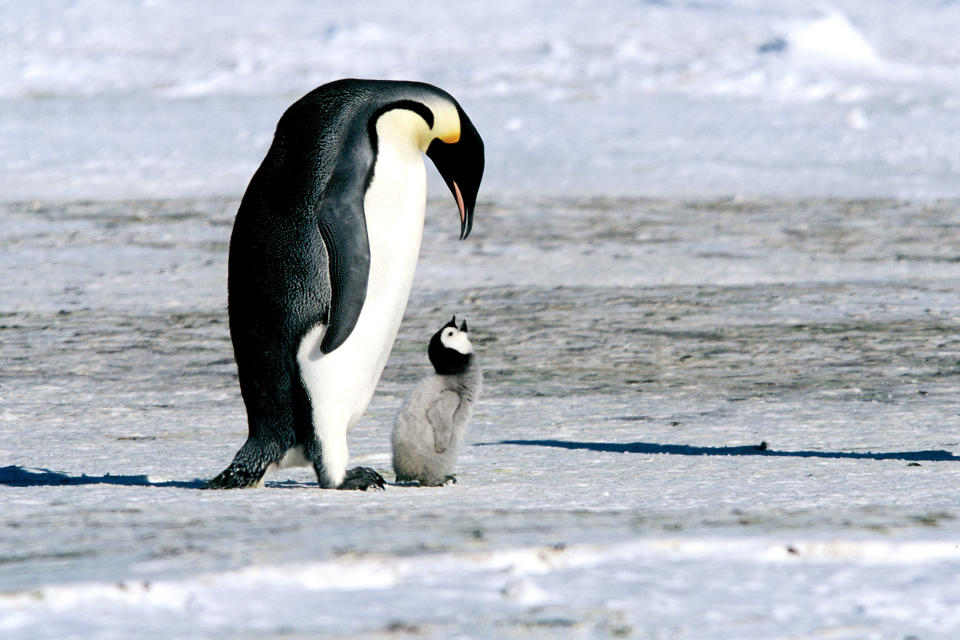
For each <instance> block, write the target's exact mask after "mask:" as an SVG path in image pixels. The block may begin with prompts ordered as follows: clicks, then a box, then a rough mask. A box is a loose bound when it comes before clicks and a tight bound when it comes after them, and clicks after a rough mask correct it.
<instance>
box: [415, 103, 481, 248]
mask: <svg viewBox="0 0 960 640" xmlns="http://www.w3.org/2000/svg"><path fill="white" fill-rule="evenodd" d="M457 113H459V114H460V139H459V140H458V141H457V142H453V143H447V142H444V141H443V140H440V139H439V138H437V139H436V140H434V141H433V142H431V143H430V146H429V147H427V157H428V158H430V159H431V160H433V164H434V165H436V167H437V171H439V172H440V176H441V177H442V178H443V180H444V182H446V183H447V188H448V189H450V193H452V194H453V197H454V199H455V200H456V202H457V208H458V209H459V210H460V239H461V240H464V239H466V238H467V236H469V235H470V230H471V229H473V209H474V207H475V206H476V204H477V192H478V191H479V190H480V180H481V179H482V178H483V159H484V156H483V139H481V138H480V134H479V133H477V129H476V128H475V127H474V126H473V123H472V122H470V118H468V117H467V114H466V113H464V112H463V109H461V108H460V106H459V105H457Z"/></svg>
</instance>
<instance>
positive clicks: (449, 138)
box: [438, 130, 460, 144]
mask: <svg viewBox="0 0 960 640" xmlns="http://www.w3.org/2000/svg"><path fill="white" fill-rule="evenodd" d="M438 138H439V139H440V140H442V141H444V142H446V143H447V144H453V143H454V142H460V131H459V130H458V131H453V132H451V133H448V134H447V135H445V136H438Z"/></svg>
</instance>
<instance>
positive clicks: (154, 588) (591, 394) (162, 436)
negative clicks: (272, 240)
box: [0, 0, 960, 639]
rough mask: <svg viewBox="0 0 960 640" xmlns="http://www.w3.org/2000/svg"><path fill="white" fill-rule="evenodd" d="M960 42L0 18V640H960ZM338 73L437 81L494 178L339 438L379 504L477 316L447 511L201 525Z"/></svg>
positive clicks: (326, 494)
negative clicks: (481, 381) (471, 400)
mask: <svg viewBox="0 0 960 640" xmlns="http://www.w3.org/2000/svg"><path fill="white" fill-rule="evenodd" d="M958 31H960V3H958V2H955V1H950V0H924V1H917V2H893V1H884V0H881V1H873V0H870V1H868V0H851V1H847V2H843V1H841V2H833V3H830V4H824V5H816V6H814V5H811V4H809V3H800V2H760V1H755V2H751V1H746V0H744V1H740V2H736V1H732V2H720V1H717V2H709V1H702V2H694V1H689V2H671V1H669V0H660V1H653V0H650V1H647V2H626V1H621V2H602V3H596V2H589V3H588V2H568V3H562V4H560V3H548V2H499V1H488V2H482V3H480V2H477V3H474V2H463V3H456V4H454V3H428V2H407V3H386V2H365V3H364V2H356V3H350V4H348V5H344V4H343V3H319V2H307V1H306V0H275V1H273V2H271V3H269V4H262V3H247V2H197V3H183V2H164V1H162V0H152V1H144V2H111V1H107V0H89V1H86V2H84V1H77V2H71V1H67V0H64V1H62V2H54V1H50V0H41V1H37V2H13V1H8V2H0V203H2V204H0V221H2V224H0V247H2V250H0V511H2V513H0V637H3V638H8V637H9V638H132V637H137V638H170V637H177V638H189V637H197V638H208V637H284V638H300V637H303V638H306V637H341V636H343V637H347V636H349V637H417V636H421V637H437V638H450V637H479V638H487V637H489V638H500V637H518V638H527V637H642V638H795V637H829V638H923V639H926V638H955V637H958V635H960V521H958V520H957V516H958V514H960V495H958V494H960V491H958V488H960V482H958V479H960V465H958V462H960V459H958V457H960V444H958V443H960V411H958V409H957V391H958V387H960V379H958V375H960V373H958V372H960V338H958V329H960V312H958V308H957V301H956V289H957V281H958V276H960V207H958V204H957V202H958V200H957V199H958V198H960V151H958V150H960V69H958V65H960V40H958V38H957V33H958ZM345 76H355V77H382V78H403V79H417V80H423V81H427V82H432V83H435V84H437V85H440V86H442V87H444V88H445V89H447V90H448V91H450V92H451V93H452V94H453V95H455V96H457V97H458V99H459V100H460V101H461V103H462V104H463V106H464V108H465V109H466V110H467V112H468V113H469V114H470V115H471V118H472V119H473V121H474V123H475V124H476V125H477V127H478V129H479V130H480V132H481V134H482V135H483V136H484V139H485V142H486V149H487V172H486V175H485V178H484V183H483V185H482V189H481V202H480V205H479V206H478V211H477V218H476V226H475V232H474V236H472V237H471V239H470V240H469V241H467V242H465V243H460V244H458V243H456V242H455V235H456V233H457V231H458V228H457V224H456V218H455V216H456V214H455V211H453V210H452V207H453V203H452V199H451V198H450V196H449V194H447V193H445V192H444V187H443V185H442V184H441V183H440V181H439V180H438V179H437V178H436V177H435V176H433V177H431V182H430V184H431V201H430V204H429V211H428V221H427V229H426V231H425V237H424V248H423V252H422V257H421V264H420V268H419V270H418V276H417V281H416V284H415V287H414V294H413V297H412V298H411V303H410V308H409V309H408V317H407V319H406V321H405V324H404V327H403V328H402V330H401V336H400V338H399V340H398V343H397V347H396V349H395V351H394V354H393V356H392V357H391V361H390V363H389V364H388V368H387V371H386V373H385V377H384V381H383V383H382V384H381V387H380V390H379V392H378V395H377V397H376V398H375V400H374V402H373V404H372V405H371V408H370V411H369V414H368V416H367V417H366V419H365V420H364V421H362V422H361V424H360V425H358V427H357V428H356V430H355V432H354V433H353V434H351V453H352V458H353V459H352V462H353V463H356V464H365V465H370V466H374V467H376V468H378V469H380V470H382V471H383V472H384V473H385V475H387V476H388V477H391V474H390V471H389V430H390V428H391V424H392V419H393V415H394V412H395V411H396V409H397V407H398V406H399V404H400V402H401V400H402V397H403V395H404V393H406V391H407V390H409V388H410V387H411V385H412V384H413V383H414V382H415V381H416V379H417V378H418V377H419V376H420V375H422V374H423V373H424V371H425V366H427V364H426V359H425V358H424V357H423V353H422V348H423V345H424V343H425V340H426V338H427V337H428V336H429V332H431V331H432V330H433V329H434V328H435V326H438V325H437V322H438V321H440V322H441V323H442V321H443V320H445V319H446V318H445V317H444V316H449V314H450V313H452V312H453V311H456V312H458V313H466V314H467V317H468V318H469V321H470V325H471V328H472V331H473V332H476V335H477V344H478V351H479V353H480V355H481V357H483V358H484V362H485V364H486V368H487V382H486V387H485V395H484V397H483V398H482V399H481V403H480V406H479V407H478V411H477V414H476V417H475V418H474V421H473V423H472V425H471V434H470V438H469V445H468V446H467V447H466V450H465V451H464V453H463V455H462V456H461V459H460V461H459V463H458V466H457V469H456V472H457V474H458V477H459V480H460V481H459V483H458V484H456V485H453V486H448V487H444V488H441V489H415V488H403V487H396V486H390V487H388V489H387V490H386V491H384V492H381V493H340V492H333V491H320V490H318V489H316V488H315V487H314V486H312V485H311V474H310V473H309V472H307V471H305V470H304V471H291V472H289V473H288V472H284V473H278V474H276V475H275V476H273V477H271V481H270V482H268V484H267V487H266V488H264V489H262V490H251V491H236V492H202V491H198V490H197V488H198V487H199V486H200V485H201V484H202V480H203V479H206V478H209V477H212V476H213V475H214V474H215V473H217V472H218V471H220V470H221V469H222V468H223V467H224V466H225V465H226V464H227V463H228V462H229V460H230V457H231V456H232V455H233V453H234V452H235V451H236V449H237V447H239V445H240V444H241V443H242V440H243V437H244V433H245V425H244V415H243V407H242V404H241V401H240V398H239V393H238V390H237V388H236V381H235V375H234V374H235V372H234V369H233V364H232V359H231V357H232V356H231V352H230V345H229V336H228V332H227V325H226V318H225V294H226V291H225V282H226V243H227V240H228V237H229V230H230V224H231V222H232V215H233V212H234V211H235V209H236V204H237V200H238V198H239V197H240V195H241V194H242V192H243V189H244V187H245V185H246V182H247V180H249V177H250V176H251V175H252V173H253V171H254V170H255V169H256V167H257V165H258V163H259V162H260V160H261V159H262V157H263V154H264V152H265V151H266V148H267V145H268V144H269V142H270V139H271V136H272V132H273V127H274V126H275V124H276V120H277V119H278V118H279V116H280V114H281V113H282V112H283V110H284V109H285V108H286V106H288V105H289V104H290V103H291V102H292V101H294V100H295V99H296V98H298V97H299V96H300V95H302V94H303V93H305V92H306V91H307V90H309V89H311V88H313V87H314V86H316V85H318V84H321V83H323V82H326V81H329V80H332V79H335V78H339V77H345ZM431 171H432V169H431V170H429V171H428V173H430V172H431ZM761 442H764V443H765V445H761V444H760V443H761Z"/></svg>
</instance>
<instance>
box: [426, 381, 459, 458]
mask: <svg viewBox="0 0 960 640" xmlns="http://www.w3.org/2000/svg"><path fill="white" fill-rule="evenodd" d="M459 406H460V396H458V395H457V394H456V393H454V392H453V391H444V392H443V393H441V394H440V396H439V397H438V398H437V399H436V400H434V401H433V403H431V404H430V406H429V407H428V408H427V422H429V423H430V426H431V427H432V428H433V450H434V451H436V452H437V453H443V452H444V451H446V450H447V449H448V448H449V447H450V444H451V440H452V439H453V431H454V424H453V416H454V414H455V413H456V411H457V408H458V407H459Z"/></svg>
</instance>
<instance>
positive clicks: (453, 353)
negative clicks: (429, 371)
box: [428, 316, 473, 375]
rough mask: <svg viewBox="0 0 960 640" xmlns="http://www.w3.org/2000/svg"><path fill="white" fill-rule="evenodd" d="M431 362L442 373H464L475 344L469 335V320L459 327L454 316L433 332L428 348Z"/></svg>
mask: <svg viewBox="0 0 960 640" xmlns="http://www.w3.org/2000/svg"><path fill="white" fill-rule="evenodd" d="M428 355H429V356H430V362H431V364H433V368H434V369H435V370H436V372H437V373H439V374H441V375H448V374H457V373H462V372H463V370H464V369H466V368H467V366H468V365H469V364H470V361H471V359H472V358H473V345H472V344H470V339H469V338H468V337H467V321H466V320H464V321H463V322H462V323H461V324H460V326H459V327H457V317H456V316H454V317H453V319H451V320H450V322H448V323H447V324H445V325H443V326H442V327H441V328H440V330H439V331H437V332H436V333H435V334H433V337H432V338H431V339H430V347H429V349H428Z"/></svg>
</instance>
